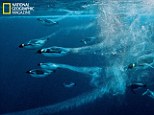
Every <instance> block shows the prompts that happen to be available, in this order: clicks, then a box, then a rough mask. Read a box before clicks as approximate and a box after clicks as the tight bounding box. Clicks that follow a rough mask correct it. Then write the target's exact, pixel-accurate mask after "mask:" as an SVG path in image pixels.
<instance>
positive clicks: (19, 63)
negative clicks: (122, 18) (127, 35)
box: [0, 0, 154, 115]
mask: <svg viewBox="0 0 154 115" xmlns="http://www.w3.org/2000/svg"><path fill="white" fill-rule="evenodd" d="M48 2H50V1H48ZM65 2H68V1H66V0H65V1H60V0H58V3H65ZM32 3H33V1H32ZM70 3H74V1H70ZM42 4H43V2H42ZM42 4H41V3H38V6H42V8H44V7H45V5H42ZM68 6H69V5H68ZM72 7H74V6H72ZM72 7H71V6H70V7H67V9H69V10H71V9H72ZM76 7H77V6H76ZM45 8H46V7H45ZM38 9H39V7H38ZM52 9H54V8H52ZM96 9H97V8H95V7H93V9H92V10H93V11H94V12H95V13H92V14H91V13H90V11H89V12H88V14H86V15H84V14H83V15H77V16H76V15H71V16H68V17H67V18H64V19H63V20H61V21H59V24H58V25H55V26H44V25H43V24H41V23H39V22H38V21H37V20H36V18H37V17H40V15H42V16H47V15H48V17H47V18H52V16H53V15H52V14H50V12H49V11H47V12H46V13H45V14H43V13H42V12H43V11H42V12H41V9H39V10H40V11H38V12H39V13H40V15H39V16H37V17H36V16H34V15H38V14H37V13H36V14H32V15H31V16H3V15H1V17H0V33H1V36H0V43H1V45H0V49H1V50H0V52H1V54H0V114H4V113H12V112H17V111H24V110H28V109H32V108H37V107H43V106H47V105H52V104H53V105H54V104H56V103H59V102H63V101H65V100H67V99H71V98H74V97H76V96H79V95H80V94H82V93H85V92H88V91H91V90H92V89H94V88H95V87H94V86H92V85H91V84H90V83H89V82H90V78H89V77H86V76H88V75H84V74H82V73H77V72H73V71H70V70H62V69H60V70H58V71H57V72H56V73H53V74H51V75H50V76H48V77H45V78H43V79H37V78H34V77H31V76H30V75H28V74H27V73H26V71H27V70H30V69H34V68H38V66H37V64H38V63H40V62H52V63H62V64H68V65H73V66H81V67H85V66H88V67H93V66H98V67H102V66H103V67H104V66H105V65H106V64H107V62H106V59H105V57H100V55H92V54H86V55H68V56H64V57H58V58H50V57H45V56H42V55H39V54H37V53H36V50H27V49H20V48H19V47H18V46H19V45H20V44H21V43H24V42H25V41H29V40H31V39H36V38H41V37H44V36H47V35H50V34H52V33H55V32H57V31H60V32H59V33H58V34H56V35H55V36H53V37H52V38H51V39H50V40H49V41H48V43H47V44H45V46H44V47H50V46H60V47H68V48H76V47H82V46H85V45H84V44H83V43H81V42H80V41H81V40H82V39H84V38H86V37H89V36H98V35H99V33H100V31H101V30H100V28H101V27H100V23H98V20H97V16H96V15H97V13H98V12H97V10H96ZM74 10H75V9H74ZM79 10H81V9H79ZM84 11H85V10H83V12H84ZM87 11H88V10H86V11H85V12H86V13H87ZM55 14H56V13H55ZM55 14H54V15H55ZM58 16H59V17H61V15H59V14H58ZM150 18H151V19H150V23H153V17H150ZM128 19H129V18H128ZM130 20H131V19H130ZM130 20H129V21H130ZM143 20H146V21H147V18H146V17H144V16H143V18H142V21H141V22H146V21H143ZM129 21H128V22H129ZM148 21H149V17H148ZM130 22H131V21H130ZM130 22H129V23H130ZM89 23H93V26H91V27H87V28H86V25H88V24H89ZM72 27H73V29H72ZM74 27H76V29H75V28H74ZM81 27H82V28H81ZM84 27H85V29H84ZM97 42H99V39H98V40H97V41H96V43H97ZM93 44H94V43H89V44H88V45H93ZM151 71H153V70H151ZM150 76H153V74H150ZM65 81H66V82H67V81H71V82H75V83H76V86H74V87H73V88H65V87H64V86H63V83H64V82H65ZM151 88H152V86H151ZM153 89H154V88H153ZM153 106H154V100H153V99H151V98H149V97H148V96H141V95H140V94H133V93H132V92H131V91H130V90H127V89H126V92H125V94H123V95H115V96H111V95H109V94H106V95H104V96H103V98H98V99H97V100H95V101H94V102H91V103H87V104H85V105H82V106H79V107H75V108H74V107H72V108H70V109H66V110H62V111H60V112H56V113H54V114H55V115H65V114H69V115H85V114H87V115H118V114H119V115H123V114H125V115H130V114H131V115H153V114H154V109H153ZM45 114H49V115H50V113H45Z"/></svg>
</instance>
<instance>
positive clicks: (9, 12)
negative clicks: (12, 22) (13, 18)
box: [3, 3, 11, 14]
mask: <svg viewBox="0 0 154 115" xmlns="http://www.w3.org/2000/svg"><path fill="white" fill-rule="evenodd" d="M5 5H9V11H8V12H5V9H4V7H5ZM3 14H11V3H3Z"/></svg>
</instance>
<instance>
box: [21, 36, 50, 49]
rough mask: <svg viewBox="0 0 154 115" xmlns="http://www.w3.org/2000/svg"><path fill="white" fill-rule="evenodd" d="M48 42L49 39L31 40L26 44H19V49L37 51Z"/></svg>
mask: <svg viewBox="0 0 154 115" xmlns="http://www.w3.org/2000/svg"><path fill="white" fill-rule="evenodd" d="M48 40H49V38H40V39H32V40H30V41H28V42H27V43H23V44H20V45H19V48H27V49H38V48H41V47H43V46H44V45H45V43H46V42H47V41H48Z"/></svg>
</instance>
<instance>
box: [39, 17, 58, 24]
mask: <svg viewBox="0 0 154 115" xmlns="http://www.w3.org/2000/svg"><path fill="white" fill-rule="evenodd" d="M37 20H38V21H40V22H41V23H42V24H44V25H57V24H58V22H56V21H53V20H51V19H43V18H37Z"/></svg>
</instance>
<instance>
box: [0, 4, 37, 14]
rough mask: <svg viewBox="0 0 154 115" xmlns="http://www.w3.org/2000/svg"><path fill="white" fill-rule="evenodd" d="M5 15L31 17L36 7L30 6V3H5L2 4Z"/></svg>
mask: <svg viewBox="0 0 154 115" xmlns="http://www.w3.org/2000/svg"><path fill="white" fill-rule="evenodd" d="M2 10H3V11H2V14H3V15H11V14H12V15H30V14H31V12H32V11H34V7H32V6H30V3H9V2H6V3H3V4H2Z"/></svg>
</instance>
